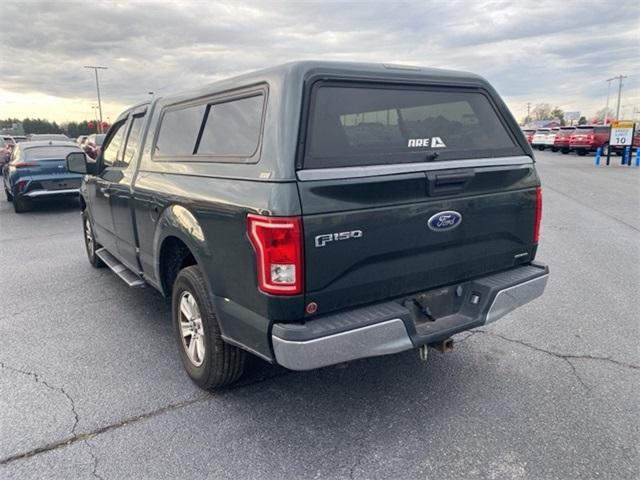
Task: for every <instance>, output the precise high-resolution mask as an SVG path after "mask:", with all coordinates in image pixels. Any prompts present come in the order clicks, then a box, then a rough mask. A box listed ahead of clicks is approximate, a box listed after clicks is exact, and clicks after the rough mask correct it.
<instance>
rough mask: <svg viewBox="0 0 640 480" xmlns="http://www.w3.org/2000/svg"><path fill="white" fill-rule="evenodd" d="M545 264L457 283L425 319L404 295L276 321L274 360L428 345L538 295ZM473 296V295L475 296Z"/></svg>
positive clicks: (298, 364)
mask: <svg viewBox="0 0 640 480" xmlns="http://www.w3.org/2000/svg"><path fill="white" fill-rule="evenodd" d="M548 277H549V269H548V267H547V266H545V265H542V264H537V263H533V264H530V265H527V266H522V267H517V268H514V269H512V270H508V271H505V272H501V273H498V274H494V275H490V276H486V277H482V278H478V279H475V280H471V281H468V282H464V283H462V284H460V285H457V286H456V288H457V287H459V288H460V289H461V291H462V292H464V293H463V294H462V295H461V300H460V307H459V309H458V310H457V311H456V312H455V313H453V314H451V315H448V316H445V317H442V318H439V319H437V320H435V321H431V322H426V323H425V322H421V323H417V322H415V320H414V318H413V317H414V314H413V313H412V312H411V310H410V309H408V308H406V307H405V305H407V303H406V300H407V298H409V297H407V298H401V299H395V300H394V301H389V302H384V303H380V304H375V305H369V306H367V307H363V308H359V309H356V310H350V311H347V312H340V313H336V314H331V315H326V316H324V317H318V318H315V319H313V320H309V321H307V322H306V323H304V324H300V323H293V324H292V323H276V324H275V325H274V326H273V329H272V338H271V339H272V343H273V351H274V354H275V359H276V362H277V363H278V364H280V365H282V366H284V367H286V368H289V369H291V370H311V369H314V368H319V367H324V366H327V365H333V364H336V363H342V362H347V361H350V360H355V359H358V358H366V357H374V356H379V355H387V354H391V353H398V352H401V351H404V350H410V349H412V348H416V347H420V346H422V345H429V344H432V343H435V342H438V341H441V340H444V339H446V338H448V337H449V336H451V335H453V334H455V333H459V332H462V331H464V330H469V329H471V328H475V327H479V326H482V325H486V324H488V323H491V322H494V321H496V320H498V319H499V318H501V317H503V316H504V315H506V314H507V313H509V312H511V311H513V310H515V309H516V308H518V307H520V306H522V305H525V304H526V303H528V302H530V301H532V300H534V299H536V298H538V297H539V296H540V295H542V293H543V292H544V289H545V287H546V284H547V279H548ZM476 297H477V298H476Z"/></svg>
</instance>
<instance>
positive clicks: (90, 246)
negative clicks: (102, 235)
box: [82, 210, 105, 268]
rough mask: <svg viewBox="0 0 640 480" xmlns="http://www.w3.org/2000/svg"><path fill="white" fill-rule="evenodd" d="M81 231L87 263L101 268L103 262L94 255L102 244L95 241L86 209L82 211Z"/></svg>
mask: <svg viewBox="0 0 640 480" xmlns="http://www.w3.org/2000/svg"><path fill="white" fill-rule="evenodd" d="M82 233H83V237H84V248H85V249H86V251H87V258H88V259H89V263H90V264H91V266H92V267H93V268H103V267H104V266H105V264H104V262H103V261H102V260H100V257H98V256H97V255H96V251H97V250H99V249H100V248H101V247H102V245H100V244H99V243H97V242H96V239H95V237H94V235H93V226H92V224H91V219H90V218H89V214H88V213H87V211H86V210H83V211H82Z"/></svg>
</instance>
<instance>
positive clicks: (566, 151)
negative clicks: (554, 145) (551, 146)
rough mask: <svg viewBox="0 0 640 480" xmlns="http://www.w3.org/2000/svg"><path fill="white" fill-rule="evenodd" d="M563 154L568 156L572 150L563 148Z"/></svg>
mask: <svg viewBox="0 0 640 480" xmlns="http://www.w3.org/2000/svg"><path fill="white" fill-rule="evenodd" d="M560 151H561V152H562V153H564V154H565V155H567V154H568V153H569V152H570V150H569V149H568V148H563V149H562V150H560Z"/></svg>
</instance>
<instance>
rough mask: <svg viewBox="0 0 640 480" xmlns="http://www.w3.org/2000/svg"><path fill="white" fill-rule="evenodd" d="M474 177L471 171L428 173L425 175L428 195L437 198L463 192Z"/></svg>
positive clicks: (474, 174)
mask: <svg viewBox="0 0 640 480" xmlns="http://www.w3.org/2000/svg"><path fill="white" fill-rule="evenodd" d="M475 176H476V173H475V172H474V171H473V170H465V171H461V172H460V171H458V172H455V171H454V172H452V171H448V172H440V173H435V172H429V173H427V189H428V193H429V195H432V196H437V195H446V194H447V193H453V192H456V191H459V190H464V189H465V188H466V187H467V186H468V185H469V183H471V181H472V180H473V179H474V177H475Z"/></svg>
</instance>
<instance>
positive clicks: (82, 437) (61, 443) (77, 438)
mask: <svg viewBox="0 0 640 480" xmlns="http://www.w3.org/2000/svg"><path fill="white" fill-rule="evenodd" d="M210 398H213V396H212V395H211V394H209V393H204V394H202V395H198V396H197V397H193V398H190V399H188V400H181V401H180V402H175V403H170V404H169V405H165V406H164V407H160V408H157V409H155V410H151V411H149V412H145V413H142V414H140V415H136V416H133V417H127V418H125V419H124V420H121V421H120V422H117V423H112V424H109V425H106V426H104V427H100V428H97V429H96V430H92V431H91V432H87V433H82V434H74V435H72V436H70V437H67V438H64V439H62V440H58V441H57V442H52V443H48V444H46V445H42V446H40V447H37V448H34V449H32V450H29V451H28V452H22V453H16V454H14V455H10V456H8V457H5V458H3V459H2V460H0V466H1V465H7V464H8V463H11V462H14V461H16V460H21V459H25V458H30V457H33V456H34V455H37V454H39V453H44V452H49V451H51V450H57V449H59V448H63V447H66V446H68V445H72V444H74V443H77V442H82V441H86V440H90V439H92V438H94V437H96V436H97V435H100V434H102V433H106V432H110V431H111V430H116V429H118V428H121V427H124V426H126V425H129V424H131V423H136V422H139V421H141V420H145V419H147V418H152V417H155V416H158V415H161V414H163V413H165V412H169V411H172V410H178V409H181V408H184V407H187V406H189V405H193V404H194V403H198V402H202V401H205V400H208V399H210Z"/></svg>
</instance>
